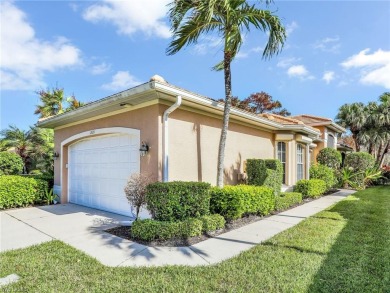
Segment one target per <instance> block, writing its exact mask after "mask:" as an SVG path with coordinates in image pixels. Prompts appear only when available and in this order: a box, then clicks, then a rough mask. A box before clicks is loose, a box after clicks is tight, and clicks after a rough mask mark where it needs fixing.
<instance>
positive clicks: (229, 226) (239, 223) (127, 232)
mask: <svg viewBox="0 0 390 293" xmlns="http://www.w3.org/2000/svg"><path fill="white" fill-rule="evenodd" d="M337 191H338V190H337V189H336V190H331V191H329V192H327V193H326V194H324V195H329V194H332V193H335V192H337ZM313 200H315V199H312V198H306V199H304V200H303V202H302V203H301V204H296V205H293V206H291V207H289V208H288V209H287V210H289V209H292V208H295V207H297V206H299V205H302V204H305V203H308V202H310V201H313ZM284 211H285V210H282V211H274V212H272V213H271V215H269V216H263V217H261V216H256V215H247V216H245V217H243V218H240V219H237V220H233V221H230V222H227V223H226V225H225V228H224V229H220V230H217V231H214V232H211V233H209V234H203V235H200V236H195V237H190V238H187V239H182V238H173V239H169V240H165V241H158V240H154V241H143V240H139V239H135V238H133V237H132V236H131V227H128V226H118V227H115V228H111V229H108V230H105V232H107V233H110V234H112V235H115V236H118V237H121V238H123V239H127V240H131V241H134V242H137V243H140V244H144V245H147V246H152V247H158V246H165V247H178V246H190V245H193V244H196V243H199V242H202V241H204V240H207V239H209V238H213V237H216V236H218V235H220V234H222V233H226V232H229V231H232V230H235V229H237V228H240V227H243V226H246V225H249V224H251V223H254V222H257V221H260V220H262V219H265V218H267V217H270V216H272V215H277V214H279V213H281V212H284Z"/></svg>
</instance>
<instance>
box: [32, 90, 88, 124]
mask: <svg viewBox="0 0 390 293" xmlns="http://www.w3.org/2000/svg"><path fill="white" fill-rule="evenodd" d="M37 94H38V95H39V98H40V100H41V103H40V104H39V105H37V106H36V109H35V112H34V114H36V115H39V118H47V117H50V116H54V115H57V114H61V113H64V112H68V111H71V110H75V109H77V108H79V107H82V106H84V105H85V103H83V102H80V101H79V100H77V99H76V97H75V96H74V95H72V96H70V97H67V98H65V96H64V89H62V88H53V89H52V90H40V91H38V92H37ZM65 102H66V103H67V106H64V103H65Z"/></svg>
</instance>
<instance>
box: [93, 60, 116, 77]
mask: <svg viewBox="0 0 390 293" xmlns="http://www.w3.org/2000/svg"><path fill="white" fill-rule="evenodd" d="M110 68H111V65H110V64H107V63H105V62H103V63H101V64H98V65H95V66H92V68H91V73H92V74H93V75H99V74H103V73H105V72H107V71H108V70H110Z"/></svg>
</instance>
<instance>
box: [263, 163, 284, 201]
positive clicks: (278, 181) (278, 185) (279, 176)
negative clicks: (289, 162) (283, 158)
mask: <svg viewBox="0 0 390 293" xmlns="http://www.w3.org/2000/svg"><path fill="white" fill-rule="evenodd" d="M264 162H265V165H266V167H267V177H266V178H265V180H264V183H263V185H264V186H268V187H271V188H272V189H273V191H274V194H275V195H278V194H280V192H281V190H282V184H283V165H282V163H281V162H280V161H279V160H273V159H272V160H271V159H269V160H264Z"/></svg>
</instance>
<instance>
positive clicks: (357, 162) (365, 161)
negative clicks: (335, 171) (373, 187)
mask: <svg viewBox="0 0 390 293" xmlns="http://www.w3.org/2000/svg"><path fill="white" fill-rule="evenodd" d="M374 166H375V159H374V157H373V156H372V155H370V154H369V153H366V152H357V153H349V154H347V156H346V157H345V161H344V167H345V168H351V169H352V170H353V171H354V172H365V171H366V170H368V169H372V168H374Z"/></svg>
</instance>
